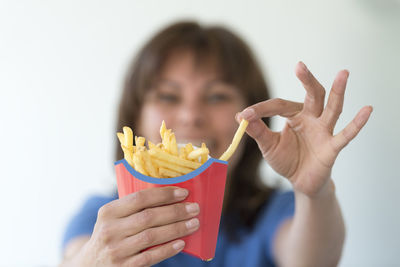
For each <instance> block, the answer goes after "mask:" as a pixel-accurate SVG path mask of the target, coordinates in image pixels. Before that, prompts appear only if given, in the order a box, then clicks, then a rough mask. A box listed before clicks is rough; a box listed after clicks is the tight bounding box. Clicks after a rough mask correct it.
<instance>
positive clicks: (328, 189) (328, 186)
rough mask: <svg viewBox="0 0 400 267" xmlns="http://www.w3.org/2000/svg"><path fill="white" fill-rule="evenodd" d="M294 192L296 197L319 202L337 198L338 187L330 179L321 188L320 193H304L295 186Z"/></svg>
mask: <svg viewBox="0 0 400 267" xmlns="http://www.w3.org/2000/svg"><path fill="white" fill-rule="evenodd" d="M293 188H294V189H293V191H294V193H295V195H296V196H300V197H302V198H307V199H309V200H318V201H320V200H321V199H329V198H332V197H334V196H335V194H336V187H335V183H334V182H333V180H332V178H328V179H327V180H326V181H325V183H324V184H323V185H322V186H321V187H320V188H319V190H318V191H312V192H304V191H302V190H299V189H297V188H296V187H295V186H294V187H293Z"/></svg>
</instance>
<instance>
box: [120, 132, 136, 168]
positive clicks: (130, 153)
mask: <svg viewBox="0 0 400 267" xmlns="http://www.w3.org/2000/svg"><path fill="white" fill-rule="evenodd" d="M117 136H118V139H119V142H120V143H121V148H122V151H123V152H124V158H125V160H126V161H127V162H128V163H129V165H131V166H133V161H132V156H133V150H134V149H133V147H127V146H126V145H125V140H126V138H125V135H124V134H123V133H117Z"/></svg>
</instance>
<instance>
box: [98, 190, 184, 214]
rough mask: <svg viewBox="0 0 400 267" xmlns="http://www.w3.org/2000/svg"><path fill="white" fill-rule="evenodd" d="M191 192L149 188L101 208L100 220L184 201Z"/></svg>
mask: <svg viewBox="0 0 400 267" xmlns="http://www.w3.org/2000/svg"><path fill="white" fill-rule="evenodd" d="M188 194H189V192H188V191H187V190H186V189H184V188H179V187H175V186H166V187H157V188H149V189H145V190H141V191H138V192H136V193H133V194H129V195H127V196H125V197H123V198H121V199H117V200H114V201H111V202H109V203H107V204H106V205H104V206H103V207H101V208H100V209H99V212H98V218H100V219H101V218H121V217H126V216H129V215H131V214H134V213H136V212H138V211H141V210H143V209H145V208H151V207H156V206H161V205H166V204H171V203H174V202H178V201H182V200H184V199H185V198H186V197H187V195H188Z"/></svg>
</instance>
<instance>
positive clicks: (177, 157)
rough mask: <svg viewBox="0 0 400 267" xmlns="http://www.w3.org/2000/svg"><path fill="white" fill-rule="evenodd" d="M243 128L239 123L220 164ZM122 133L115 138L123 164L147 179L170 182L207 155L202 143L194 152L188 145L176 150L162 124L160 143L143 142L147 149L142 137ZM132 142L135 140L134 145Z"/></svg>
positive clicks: (128, 130)
mask: <svg viewBox="0 0 400 267" xmlns="http://www.w3.org/2000/svg"><path fill="white" fill-rule="evenodd" d="M247 124H248V122H247V121H245V120H242V121H241V123H240V126H239V128H238V130H237V131H236V133H235V136H234V138H233V140H232V144H231V145H230V146H229V148H228V149H227V150H226V151H225V153H223V154H222V156H221V157H220V159H221V160H225V161H227V160H228V159H229V158H230V157H231V156H232V154H233V153H234V152H235V150H236V148H237V146H238V144H239V142H240V140H241V138H242V136H243V134H244V132H245V131H246V127H247ZM122 130H123V133H117V137H118V140H119V142H120V143H121V148H122V150H123V152H124V158H125V160H126V161H127V162H128V163H129V165H131V166H132V167H133V168H134V169H135V170H136V171H138V172H140V173H141V174H144V175H148V176H151V177H156V178H171V177H177V176H181V175H184V174H187V173H189V172H192V171H194V170H195V169H197V168H199V167H200V166H201V165H202V164H204V163H205V162H206V161H207V159H208V157H209V154H210V151H209V150H208V148H207V146H206V144H205V143H202V144H201V147H200V148H194V147H193V145H192V144H191V143H188V144H186V145H185V146H182V147H180V148H179V149H178V145H177V142H176V138H175V134H174V133H173V132H172V130H171V129H167V127H166V125H165V122H164V121H163V122H162V124H161V127H160V136H161V140H162V142H161V143H159V144H154V143H152V142H150V141H149V140H147V144H148V148H147V147H146V146H145V141H146V140H145V138H144V137H141V136H135V138H133V131H132V129H131V128H129V127H127V126H125V127H123V129H122ZM133 140H135V145H134V144H133Z"/></svg>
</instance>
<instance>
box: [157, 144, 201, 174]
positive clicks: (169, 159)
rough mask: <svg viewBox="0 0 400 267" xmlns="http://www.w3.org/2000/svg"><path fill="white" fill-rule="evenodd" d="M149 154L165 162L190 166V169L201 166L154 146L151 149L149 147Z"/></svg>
mask: <svg viewBox="0 0 400 267" xmlns="http://www.w3.org/2000/svg"><path fill="white" fill-rule="evenodd" d="M149 154H150V155H151V156H153V157H154V158H157V159H160V160H164V161H167V162H170V163H173V164H177V165H180V166H183V167H188V168H191V169H197V168H198V167H200V166H201V164H200V163H197V162H193V161H190V160H186V159H181V158H179V157H177V156H173V155H170V154H168V153H167V152H165V151H162V150H161V149H159V148H157V147H155V148H153V149H150V150H149Z"/></svg>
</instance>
